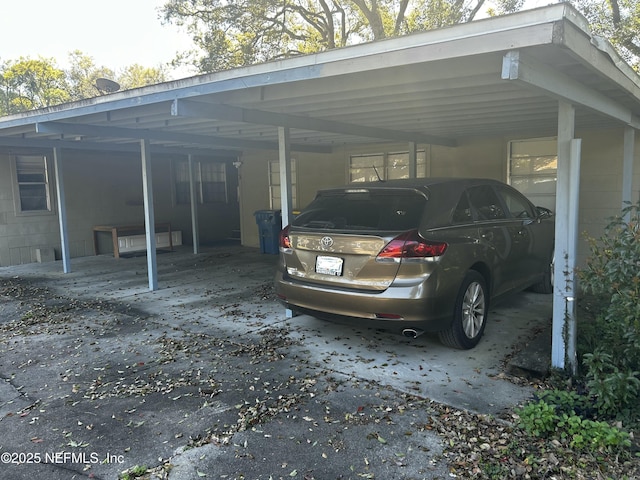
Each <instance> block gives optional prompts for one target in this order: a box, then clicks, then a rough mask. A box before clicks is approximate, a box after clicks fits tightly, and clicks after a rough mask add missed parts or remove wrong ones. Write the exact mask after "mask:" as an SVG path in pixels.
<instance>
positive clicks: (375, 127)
mask: <svg viewBox="0 0 640 480" xmlns="http://www.w3.org/2000/svg"><path fill="white" fill-rule="evenodd" d="M592 40H593V39H592V38H591V37H590V36H589V35H588V34H587V27H586V24H585V23H584V19H583V18H582V17H580V16H579V14H577V12H576V11H575V10H573V8H571V7H570V6H569V5H565V4H559V5H553V6H550V7H545V8H542V9H536V10H531V11H526V12H521V13H519V14H515V15H510V16H505V17H497V18H493V19H487V20H482V21H477V22H473V23H470V24H465V25H459V26H455V27H451V28H447V29H442V30H435V31H430V32H425V33H421V34H417V35H412V36H407V37H402V38H396V39H391V40H387V41H383V42H376V43H370V44H365V45H358V46H354V47H350V48H345V49H340V50H334V51H330V52H325V53H321V54H316V55H309V56H304V57H298V58H294V59H289V60H284V61H281V62H273V63H268V64H263V65H255V66H251V67H246V68H241V69H237V70H232V71H227V72H220V73H217V74H211V75H205V76H198V77H192V78H189V79H184V80H178V81H174V82H168V83H164V84H160V85H155V86H150V87H145V88H141V89H136V90H130V91H125V92H120V93H115V94H111V95H106V96H103V97H97V98H94V99H89V100H85V101H81V102H75V103H71V104H66V105H61V106H56V107H52V108H49V109H46V110H39V111H34V112H27V113H25V114H21V115H15V116H12V117H4V118H2V119H0V149H5V150H6V148H8V147H19V146H31V147H37V146H40V147H43V148H51V147H53V146H60V147H62V148H79V147H85V148H88V149H94V148H105V149H108V148H122V147H123V146H124V147H125V148H126V147H127V146H128V147H130V148H131V149H132V150H134V149H136V150H137V149H139V142H138V139H139V138H148V139H150V141H151V143H152V145H154V147H156V149H160V151H162V150H163V149H165V148H166V151H168V152H185V153H186V152H188V151H196V152H197V151H199V150H200V149H204V148H206V149H217V150H223V151H225V152H229V151H239V150H247V149H255V148H277V142H278V129H277V126H285V127H290V129H291V130H290V135H291V137H290V138H291V143H292V149H293V150H306V151H320V152H322V151H330V150H331V149H332V148H334V147H337V146H341V145H347V144H363V143H374V142H383V141H385V142H386V141H394V142H404V141H407V142H416V143H421V144H424V143H433V144H442V145H450V146H454V145H455V144H456V142H457V141H458V140H459V139H460V138H463V137H469V136H493V135H509V134H527V135H539V136H547V135H555V134H556V133H557V115H558V114H557V111H558V97H557V96H556V95H553V94H550V93H549V92H548V91H542V90H539V89H537V88H534V87H531V86H530V85H528V84H524V83H522V82H519V81H511V80H503V78H502V77H503V68H504V67H503V63H504V58H505V54H507V53H508V52H518V55H520V58H521V59H523V61H524V60H526V62H527V63H530V64H531V65H534V70H535V68H537V67H536V66H542V67H544V68H545V69H550V71H554V72H556V74H557V77H556V81H557V79H560V83H563V82H564V79H567V80H568V83H567V86H568V87H569V88H570V87H571V85H575V83H579V84H581V85H584V86H585V87H588V89H589V91H592V92H595V93H596V94H597V95H601V96H602V98H604V99H605V100H606V101H611V102H613V103H615V104H619V105H622V106H624V107H625V108H627V109H629V110H630V111H631V113H632V117H633V118H634V119H635V118H637V117H638V116H640V86H639V84H638V77H637V76H636V75H635V74H633V73H632V72H631V69H630V68H629V67H628V66H626V65H622V66H620V67H616V65H615V64H614V62H613V61H612V58H611V57H610V56H609V54H608V52H607V51H604V50H602V49H598V48H596V47H595V46H594V44H593V41H592ZM574 82H575V83H574ZM622 124H623V122H621V121H620V120H619V119H618V120H614V119H612V118H610V117H608V116H605V115H603V114H601V113H597V112H596V111H594V110H593V109H591V108H589V107H585V106H581V105H577V108H576V127H577V128H590V127H595V126H598V127H606V126H609V125H611V126H613V125H622ZM162 147H164V148H162Z"/></svg>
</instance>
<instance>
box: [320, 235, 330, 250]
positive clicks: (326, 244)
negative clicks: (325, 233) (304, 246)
mask: <svg viewBox="0 0 640 480" xmlns="http://www.w3.org/2000/svg"><path fill="white" fill-rule="evenodd" d="M320 245H322V248H329V247H332V246H333V238H331V237H322V238H321V239H320Z"/></svg>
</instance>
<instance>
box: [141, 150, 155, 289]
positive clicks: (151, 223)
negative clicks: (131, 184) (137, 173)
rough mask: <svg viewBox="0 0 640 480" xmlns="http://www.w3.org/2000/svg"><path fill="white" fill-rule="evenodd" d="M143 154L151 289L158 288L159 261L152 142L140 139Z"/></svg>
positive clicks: (148, 267) (143, 180)
mask: <svg viewBox="0 0 640 480" xmlns="http://www.w3.org/2000/svg"><path fill="white" fill-rule="evenodd" d="M140 153H141V156H142V194H143V197H144V225H145V233H146V236H147V271H148V275H149V290H151V291H154V290H157V289H158V263H157V259H156V220H155V214H154V211H153V181H152V178H151V144H150V143H149V140H140Z"/></svg>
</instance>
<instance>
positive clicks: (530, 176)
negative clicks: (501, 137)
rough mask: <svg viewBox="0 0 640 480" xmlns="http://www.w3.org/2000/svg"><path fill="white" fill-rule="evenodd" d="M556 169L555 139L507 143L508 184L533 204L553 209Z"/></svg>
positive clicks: (556, 150)
mask: <svg viewBox="0 0 640 480" xmlns="http://www.w3.org/2000/svg"><path fill="white" fill-rule="evenodd" d="M557 171H558V147H557V142H556V140H555V139H533V140H517V141H512V142H510V143H509V183H510V184H511V185H512V186H513V187H515V188H516V189H517V190H518V191H520V193H523V194H524V195H525V196H527V197H528V198H529V199H530V200H531V201H532V202H533V203H534V204H535V205H538V206H541V207H546V208H549V209H551V210H555V208H556V177H557Z"/></svg>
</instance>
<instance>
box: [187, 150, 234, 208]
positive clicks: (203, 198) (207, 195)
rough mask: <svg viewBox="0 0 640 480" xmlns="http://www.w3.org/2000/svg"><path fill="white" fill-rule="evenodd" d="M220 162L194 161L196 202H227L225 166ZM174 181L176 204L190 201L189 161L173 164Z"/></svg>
mask: <svg viewBox="0 0 640 480" xmlns="http://www.w3.org/2000/svg"><path fill="white" fill-rule="evenodd" d="M226 167H227V166H226V164H224V163H221V162H209V161H194V162H193V169H194V177H195V189H196V199H197V202H198V203H201V204H206V203H226V202H227V168H226ZM174 174H175V182H176V186H175V188H176V204H178V205H184V204H187V205H188V204H190V203H191V195H190V189H189V162H188V161H186V160H182V161H178V162H176V163H175V164H174Z"/></svg>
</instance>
